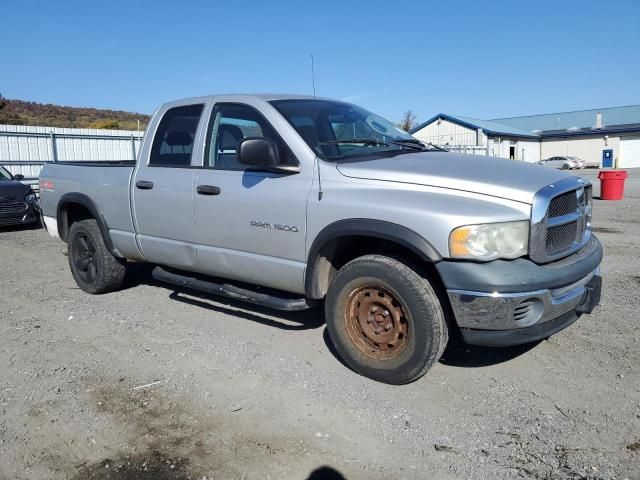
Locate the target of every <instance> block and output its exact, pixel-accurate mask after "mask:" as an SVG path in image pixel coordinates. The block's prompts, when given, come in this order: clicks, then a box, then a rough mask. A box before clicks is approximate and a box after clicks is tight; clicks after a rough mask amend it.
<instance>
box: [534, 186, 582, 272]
mask: <svg viewBox="0 0 640 480" xmlns="http://www.w3.org/2000/svg"><path fill="white" fill-rule="evenodd" d="M531 215H532V218H531V238H530V239H529V256H530V257H531V259H532V260H533V261H535V262H537V263H547V262H550V261H553V260H557V259H559V258H562V257H564V256H567V255H570V254H571V253H573V252H575V251H577V250H579V249H580V248H582V246H583V245H584V244H585V243H586V241H587V240H588V239H589V236H590V233H591V232H590V221H591V185H590V184H586V183H585V182H584V180H581V179H578V178H575V179H566V180H563V181H562V182H559V183H558V184H556V185H550V186H549V187H545V188H544V189H542V190H541V191H540V192H538V194H536V197H535V199H534V205H533V207H532V214H531Z"/></svg>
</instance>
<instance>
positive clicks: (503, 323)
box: [40, 95, 602, 384]
mask: <svg viewBox="0 0 640 480" xmlns="http://www.w3.org/2000/svg"><path fill="white" fill-rule="evenodd" d="M40 191H41V203H42V209H43V213H44V220H45V223H46V226H47V229H48V231H49V232H50V234H52V235H53V236H59V237H60V238H61V239H62V240H63V241H65V242H67V244H68V257H69V266H70V268H71V272H72V274H73V277H74V279H75V281H76V282H77V284H78V286H79V287H80V288H81V289H82V290H84V291H85V292H88V293H93V294H98V293H104V292H109V291H112V290H115V289H117V288H119V287H120V286H121V284H122V281H123V278H124V275H125V270H126V266H127V263H128V262H130V261H134V262H149V263H151V264H154V266H155V267H154V269H153V273H152V274H153V276H154V277H155V278H156V279H159V280H162V281H165V282H170V283H172V284H176V285H181V286H183V287H187V288H190V289H196V290H201V291H204V292H209V293H213V294H217V295H223V296H227V297H232V298H235V299H241V300H245V301H248V302H253V303H254V304H258V305H262V306H267V307H272V308H276V309H283V310H296V309H303V308H309V307H312V306H314V305H315V304H318V303H320V302H321V301H324V311H325V318H326V323H327V328H328V332H329V335H330V338H331V341H332V342H333V343H334V345H335V348H336V350H337V352H338V354H339V355H340V356H341V357H342V359H343V360H344V362H345V363H346V364H347V365H348V366H350V367H351V368H352V369H353V370H355V371H357V372H359V373H361V374H363V375H365V376H368V377H370V378H373V379H376V380H378V381H382V382H387V383H393V384H403V383H408V382H411V381H413V380H415V379H417V378H419V377H420V376H422V375H424V374H425V372H426V371H427V370H428V369H429V368H430V367H431V366H432V365H433V364H434V362H436V361H438V359H439V358H440V356H441V355H442V353H443V351H444V349H445V346H446V345H447V340H448V338H449V334H450V333H452V332H454V330H455V331H459V332H460V333H461V334H462V337H463V338H464V340H465V341H466V342H468V343H471V344H480V345H490V346H506V345H514V344H522V343H529V342H534V341H536V340H539V339H543V338H547V337H549V336H550V335H552V334H554V333H556V332H558V331H559V330H561V329H563V328H565V327H567V326H568V325H570V324H571V323H573V322H574V321H575V320H576V319H577V318H578V317H579V316H580V315H581V314H583V313H591V311H592V310H593V308H594V307H595V306H596V305H597V303H598V301H599V298H600V289H601V276H600V271H599V265H600V262H601V260H602V247H601V245H600V243H599V242H598V240H597V239H596V237H595V236H594V235H593V234H592V232H591V224H590V222H591V185H590V183H589V182H586V181H584V180H582V179H580V178H577V177H575V176H573V175H571V174H568V173H565V172H561V171H557V170H552V169H546V168H541V167H540V166H537V165H532V164H525V163H523V162H517V161H513V160H504V159H497V158H491V157H481V156H471V155H461V154H456V153H449V152H446V151H443V150H442V149H439V148H436V147H433V146H431V145H426V144H424V143H422V142H420V141H418V140H416V139H415V138H413V137H412V136H410V135H409V134H407V133H406V132H404V131H402V130H400V129H399V128H397V127H396V126H394V125H393V124H392V123H390V122H388V121H387V120H384V119H383V118H381V117H379V116H378V115H375V114H373V113H371V112H368V111H366V110H364V109H362V108H360V107H357V106H355V105H351V104H349V103H345V102H340V101H334V100H329V99H320V98H318V99H316V98H313V97H304V96H293V95H224V96H210V97H201V98H190V99H186V100H180V101H175V102H171V103H167V104H165V105H163V106H162V107H160V108H159V109H158V110H157V112H156V113H155V115H154V116H153V119H152V120H151V122H150V124H149V126H148V128H147V132H146V134H145V137H144V141H143V143H142V145H141V149H140V152H139V155H138V159H137V162H119V163H118V162H57V163H48V164H47V165H45V167H44V169H43V171H42V174H41V177H40Z"/></svg>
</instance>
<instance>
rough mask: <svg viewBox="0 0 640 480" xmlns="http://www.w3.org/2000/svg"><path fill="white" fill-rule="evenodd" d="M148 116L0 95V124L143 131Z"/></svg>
mask: <svg viewBox="0 0 640 480" xmlns="http://www.w3.org/2000/svg"><path fill="white" fill-rule="evenodd" d="M149 118H150V117H149V115H145V114H142V113H133V112H124V111H119V110H103V109H98V108H85V107H65V106H61V105H53V104H43V103H37V102H26V101H24V100H10V99H7V98H4V97H3V96H2V95H1V94H0V124H2V125H38V126H39V125H42V126H47V127H63V128H99V129H112V130H137V129H138V121H139V122H140V129H141V130H144V128H145V127H146V126H147V123H148V122H149Z"/></svg>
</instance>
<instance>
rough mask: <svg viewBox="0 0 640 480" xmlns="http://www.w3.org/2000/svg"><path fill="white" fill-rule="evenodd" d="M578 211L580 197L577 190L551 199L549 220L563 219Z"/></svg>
mask: <svg viewBox="0 0 640 480" xmlns="http://www.w3.org/2000/svg"><path fill="white" fill-rule="evenodd" d="M577 209H578V196H577V195H576V192H575V190H572V191H570V192H567V193H563V194H562V195H558V196H557V197H555V198H553V199H551V203H549V214H548V217H549V218H556V217H561V216H563V215H568V214H569V213H573V212H575V211H576V210H577Z"/></svg>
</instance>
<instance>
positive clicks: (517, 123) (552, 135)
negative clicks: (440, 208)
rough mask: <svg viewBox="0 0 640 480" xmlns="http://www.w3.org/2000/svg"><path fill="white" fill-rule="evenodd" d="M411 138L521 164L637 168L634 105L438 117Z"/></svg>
mask: <svg viewBox="0 0 640 480" xmlns="http://www.w3.org/2000/svg"><path fill="white" fill-rule="evenodd" d="M411 133H412V134H413V136H414V137H416V138H418V139H420V140H423V141H425V142H430V143H433V144H435V145H440V146H443V147H445V148H446V147H447V146H449V147H450V148H452V149H456V150H461V151H467V152H475V153H484V154H486V155H492V156H497V157H504V158H511V159H514V160H523V161H525V162H537V161H538V160H541V159H545V158H550V157H554V156H565V155H568V156H575V157H578V158H582V159H583V160H586V161H587V162H588V163H590V164H599V165H601V166H602V167H605V168H606V167H617V168H633V167H640V105H629V106H626V107H613V108H602V109H596V110H581V111H576V112H563V113H549V114H544V115H530V116H525V117H511V118H496V119H493V120H479V119H476V118H469V117H462V116H458V115H447V114H444V113H440V114H438V115H436V116H434V117H433V118H431V119H429V120H428V121H426V122H424V123H422V124H421V125H419V126H418V127H416V128H414V129H413V130H412V131H411Z"/></svg>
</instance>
